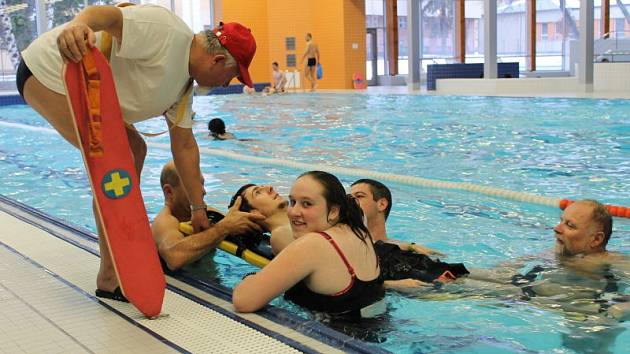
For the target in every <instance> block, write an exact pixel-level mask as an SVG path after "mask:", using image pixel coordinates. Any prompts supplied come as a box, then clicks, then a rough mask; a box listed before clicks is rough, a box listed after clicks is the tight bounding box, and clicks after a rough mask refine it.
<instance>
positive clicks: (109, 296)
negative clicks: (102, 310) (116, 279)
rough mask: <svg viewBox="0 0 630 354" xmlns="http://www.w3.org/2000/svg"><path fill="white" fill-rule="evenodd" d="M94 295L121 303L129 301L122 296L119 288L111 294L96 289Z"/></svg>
mask: <svg viewBox="0 0 630 354" xmlns="http://www.w3.org/2000/svg"><path fill="white" fill-rule="evenodd" d="M94 295H96V296H97V297H100V298H103V299H112V300H116V301H121V302H129V300H127V298H126V297H125V295H123V293H122V290H120V286H119V287H117V288H116V289H115V290H114V291H113V292H111V291H105V290H101V289H96V291H95V292H94Z"/></svg>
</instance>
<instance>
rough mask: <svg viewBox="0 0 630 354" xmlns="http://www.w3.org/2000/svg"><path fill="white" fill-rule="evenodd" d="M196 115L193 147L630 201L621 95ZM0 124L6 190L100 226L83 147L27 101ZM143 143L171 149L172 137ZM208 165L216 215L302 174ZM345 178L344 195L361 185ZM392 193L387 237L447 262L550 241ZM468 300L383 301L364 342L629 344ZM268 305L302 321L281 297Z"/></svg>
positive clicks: (525, 210)
mask: <svg viewBox="0 0 630 354" xmlns="http://www.w3.org/2000/svg"><path fill="white" fill-rule="evenodd" d="M194 109H195V111H196V113H197V116H196V120H197V124H196V125H195V127H194V129H195V134H196V136H197V141H198V143H199V145H200V146H202V147H208V148H213V149H224V150H226V151H233V152H238V153H240V154H244V155H248V156H258V157H266V158H273V159H280V160H291V161H297V162H303V163H309V164H314V163H318V164H326V165H330V166H343V167H350V168H361V169H367V170H372V171H379V172H388V173H394V174H401V175H411V176H418V177H424V178H430V179H436V180H444V181H455V182H470V183H475V184H479V185H485V186H493V187H499V188H505V189H511V190H514V191H521V192H529V193H533V194H538V195H543V196H549V197H554V198H571V199H581V198H594V199H598V200H600V201H602V202H605V203H610V204H619V205H625V206H629V205H630V195H629V192H628V191H629V190H630V183H629V182H628V179H627V176H628V175H630V160H629V159H628V158H627V156H628V154H629V153H630V117H628V115H627V112H628V111H630V101H625V100H590V99H531V98H488V97H442V96H441V97H432V96H406V95H379V96H374V95H351V94H343V95H341V94H336V95H334V94H300V95H293V94H286V95H272V96H261V95H247V96H246V95H226V96H208V97H198V98H196V100H195V104H194ZM214 117H220V118H222V119H223V120H225V122H226V124H227V127H228V131H231V132H232V133H234V134H235V135H236V136H237V137H238V138H246V139H251V140H248V141H234V140H233V141H214V140H211V139H209V138H208V137H207V132H206V127H207V122H208V121H209V120H210V119H211V118H214ZM0 127H1V128H0V182H1V183H0V193H1V194H3V195H5V196H8V197H10V198H13V199H16V200H19V201H21V202H23V203H26V204H28V205H30V206H32V207H35V208H38V209H40V210H43V211H45V212H47V213H49V214H51V215H54V216H56V217H59V218H62V219H65V220H68V222H71V223H74V224H77V225H80V226H84V227H87V228H89V229H91V230H94V221H93V219H92V216H91V204H90V200H91V196H90V192H89V184H88V180H87V176H86V174H85V172H84V169H83V164H82V161H81V156H80V154H79V152H78V151H75V150H74V149H73V148H71V147H70V145H68V144H67V143H64V142H63V140H62V139H61V138H60V137H59V136H58V135H57V134H56V133H55V132H54V131H53V130H52V129H51V128H50V127H49V125H48V124H47V123H46V122H45V121H44V120H43V119H42V118H41V117H39V116H38V115H37V114H36V113H34V112H33V111H32V110H31V109H29V108H28V107H25V106H6V107H0ZM138 128H139V130H141V131H152V132H155V131H162V130H164V129H165V123H164V121H163V119H154V120H151V121H148V122H145V123H143V124H141V125H140V126H139V127H138ZM149 140H150V141H151V142H156V143H168V137H167V136H161V137H158V138H150V139H149ZM169 158H170V151H169V150H168V149H163V148H159V147H153V148H150V149H149V155H148V157H147V161H146V164H145V169H144V171H143V176H142V190H143V195H144V198H145V202H146V205H147V210H148V212H149V214H150V217H153V216H154V215H155V214H156V213H157V211H158V210H159V209H160V207H161V205H162V203H163V198H162V192H161V190H160V186H159V173H160V170H161V167H162V165H163V163H164V162H165V161H167V160H168V159H169ZM202 171H203V173H204V176H205V179H206V190H207V192H208V195H207V198H206V201H207V202H208V204H210V205H213V206H216V207H218V208H219V209H222V210H225V209H226V205H227V202H228V200H229V198H230V196H231V195H232V194H233V192H234V191H235V190H236V189H237V188H238V187H239V186H241V185H242V184H245V183H249V182H254V183H271V184H273V185H274V186H276V188H277V189H278V190H279V191H280V192H281V193H282V194H284V195H286V194H287V193H288V190H289V187H290V185H291V183H292V182H293V180H294V179H295V177H296V176H297V175H299V174H300V173H302V172H304V171H303V170H294V169H290V168H281V167H277V166H275V165H274V166H267V165H264V164H254V163H243V162H241V161H236V160H232V159H230V158H226V157H217V156H209V155H204V156H202ZM338 177H340V179H341V180H342V182H344V183H345V184H346V185H347V186H349V184H350V183H351V182H353V181H354V179H355V177H350V176H344V175H338ZM386 184H388V185H389V187H390V188H391V190H392V193H393V197H394V207H393V210H392V213H391V215H390V218H389V221H388V234H389V235H390V237H393V238H398V239H402V240H406V241H414V242H419V243H423V244H425V245H427V246H429V247H431V248H434V249H437V250H441V251H443V252H444V253H447V255H448V256H447V257H446V258H444V259H443V260H445V261H450V262H464V263H465V264H466V265H467V266H468V267H469V268H489V267H492V266H495V265H497V264H499V263H501V262H505V261H509V260H514V259H517V258H518V257H522V256H526V255H535V254H539V253H541V252H544V251H545V250H549V249H550V248H551V247H552V246H553V243H554V238H553V231H552V227H553V226H554V225H555V224H556V223H557V220H558V217H559V215H560V211H559V210H558V209H556V208H551V207H546V206H540V205H534V204H527V203H519V202H514V201H510V200H505V199H500V198H495V197H490V196H485V195H479V194H472V193H467V192H461V191H447V190H440V189H431V188H422V187H417V186H411V185H406V184H399V183H392V182H388V183H386ZM608 248H609V250H613V251H618V252H623V253H626V254H630V222H628V220H627V219H626V220H623V219H618V218H616V219H615V226H614V233H613V236H612V239H611V241H610V244H609V247H608ZM215 263H216V264H217V274H218V281H219V282H221V283H222V284H224V285H226V286H230V287H232V286H234V285H235V284H236V283H238V281H239V280H240V279H241V277H242V275H243V274H245V273H247V272H250V271H252V270H254V269H253V267H251V266H249V265H247V264H245V263H243V262H241V261H240V260H238V259H234V258H232V257H229V256H227V255H225V254H224V253H223V252H217V255H216V256H215ZM619 283H620V284H621V285H623V286H627V285H628V284H630V281H629V280H628V279H627V277H626V278H622V279H620V281H619ZM623 286H622V288H623ZM461 287H463V288H465V287H466V285H462V286H461ZM474 292H475V291H474V290H472V291H471V290H470V289H468V290H466V289H461V288H451V287H445V289H441V290H440V289H436V290H427V291H424V292H422V293H421V294H413V295H409V294H406V295H403V294H398V293H388V296H387V303H388V314H387V315H386V316H385V317H384V318H380V319H379V321H377V323H376V324H373V325H372V326H371V328H370V329H369V330H368V331H365V332H366V333H363V335H359V336H361V337H363V338H365V339H367V340H371V341H376V342H379V344H378V345H379V346H381V347H382V348H384V349H387V350H391V351H393V352H402V353H418V352H442V353H506V352H554V353H573V352H600V353H601V352H607V351H608V352H611V353H622V352H624V351H625V350H624V349H623V348H627V347H628V346H629V345H630V334H628V331H627V329H628V327H629V325H628V323H627V322H624V323H616V322H614V321H600V319H598V318H595V319H587V320H585V319H584V318H583V317H580V316H574V315H572V314H568V313H566V312H562V311H557V310H552V309H550V308H545V307H541V306H535V305H533V304H532V303H531V302H529V301H523V300H521V299H520V298H519V297H514V296H498V297H497V296H470V295H471V294H474ZM457 294H460V295H461V296H460V295H457ZM274 304H276V305H278V306H281V307H285V308H289V309H291V310H295V311H298V312H299V313H300V314H301V315H302V316H308V314H306V313H304V312H302V311H299V309H297V308H296V307H295V306H293V305H291V304H289V303H287V302H286V301H284V300H282V299H278V300H275V302H274ZM353 333H354V332H353Z"/></svg>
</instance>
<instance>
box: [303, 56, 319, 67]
mask: <svg viewBox="0 0 630 354" xmlns="http://www.w3.org/2000/svg"><path fill="white" fill-rule="evenodd" d="M306 65H308V66H315V65H317V59H315V58H308V63H307V64H306Z"/></svg>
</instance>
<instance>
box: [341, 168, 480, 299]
mask: <svg viewBox="0 0 630 354" xmlns="http://www.w3.org/2000/svg"><path fill="white" fill-rule="evenodd" d="M351 192H352V196H353V197H354V198H355V199H356V200H357V202H358V203H359V206H360V207H361V210H363V214H364V216H365V219H366V220H367V226H368V229H369V230H370V234H371V235H372V240H373V241H374V242H375V245H374V249H375V250H376V253H377V254H378V255H379V259H380V262H381V272H382V276H383V277H384V278H385V280H386V282H385V285H386V286H387V287H388V288H392V289H398V290H405V289H408V288H417V287H419V286H424V285H432V284H431V282H433V281H436V280H437V281H439V282H448V281H451V280H453V279H455V278H457V277H459V276H461V275H465V274H468V271H467V270H466V268H465V267H464V266H463V265H462V264H449V263H444V262H440V261H439V260H438V261H434V260H432V259H431V258H429V256H435V255H442V256H443V255H444V254H442V253H440V252H437V251H434V250H432V249H430V248H427V247H424V246H422V245H418V244H416V243H414V242H411V243H408V242H402V241H398V240H393V239H390V238H388V237H387V228H386V227H385V223H386V221H387V218H388V217H389V212H390V210H391V209H392V194H391V192H390V190H389V188H387V186H385V185H384V184H382V183H381V182H378V181H375V180H373V179H360V180H358V181H356V182H354V183H353V184H352V186H351Z"/></svg>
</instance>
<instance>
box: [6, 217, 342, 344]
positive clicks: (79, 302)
mask: <svg viewBox="0 0 630 354" xmlns="http://www.w3.org/2000/svg"><path fill="white" fill-rule="evenodd" d="M4 209H5V210H8V211H9V212H10V214H9V213H7V212H4V211H0V353H57V352H59V353H85V352H87V353H114V352H115V353H130V352H133V353H165V352H175V351H189V352H194V353H271V352H273V353H296V352H298V351H297V350H296V349H295V348H293V347H290V346H289V345H287V344H285V343H283V342H281V341H280V340H277V339H274V338H271V337H270V336H268V335H266V334H265V333H262V332H259V331H257V330H256V329H254V328H252V327H249V326H246V325H245V324H243V323H241V322H238V321H236V320H234V319H231V318H229V317H228V316H225V315H223V314H221V313H219V312H217V311H214V310H212V309H210V308H208V307H206V306H203V305H200V304H199V303H197V302H195V301H192V300H189V299H188V298H186V297H183V296H180V295H178V294H177V293H174V292H172V291H169V290H167V292H166V296H165V300H164V306H163V314H165V315H166V316H163V317H160V318H158V319H156V320H148V319H146V318H144V317H142V316H141V315H140V314H139V312H138V311H137V310H136V309H135V308H134V307H133V306H132V305H130V304H125V303H121V302H117V301H109V300H108V301H104V302H105V303H106V304H107V306H104V305H103V303H101V301H99V300H97V299H96V298H95V297H93V296H92V292H93V290H94V279H95V275H96V271H97V269H98V263H99V258H98V257H97V256H95V255H94V254H92V253H90V252H88V251H86V250H84V249H81V248H79V247H77V246H75V245H72V244H70V243H68V242H67V241H64V240H62V239H60V238H58V237H55V236H53V235H51V234H50V233H49V232H47V231H44V230H42V229H41V228H40V227H35V226H33V225H31V224H29V223H27V222H24V221H22V220H20V219H18V218H16V217H14V216H12V215H19V214H15V213H14V212H13V211H11V210H10V208H9V209H7V206H4ZM44 226H45V227H47V228H49V229H51V230H53V231H52V232H54V233H56V234H62V235H63V236H64V237H69V238H71V239H72V240H75V238H76V239H79V240H80V237H78V236H76V235H74V236H73V235H72V234H68V233H69V231H67V230H65V231H63V232H65V233H66V234H63V233H62V231H59V229H60V228H57V229H55V227H54V225H48V224H46V225H44ZM90 247H91V248H92V249H93V248H96V247H97V245H96V244H92V245H90ZM169 283H175V284H176V285H175V286H176V287H178V285H177V283H178V282H177V281H176V280H173V279H169ZM179 285H182V284H179ZM184 287H185V285H184V286H182V289H183V288H184ZM183 290H184V291H188V290H191V291H190V293H191V294H192V295H199V297H200V298H202V299H203V300H205V301H208V302H210V303H212V304H213V305H215V306H218V307H220V308H223V309H228V310H230V311H232V308H231V304H230V303H228V302H226V301H223V300H221V299H218V298H216V297H213V296H212V295H209V294H207V293H204V292H202V291H199V290H195V289H188V290H187V289H183ZM195 291H196V293H195ZM117 312H119V313H117ZM243 317H244V318H246V319H247V320H248V321H252V322H254V323H256V324H257V325H259V326H261V327H263V328H266V329H267V330H271V331H273V332H275V333H277V334H280V335H281V336H284V337H286V338H291V339H292V340H294V341H297V342H300V343H301V345H303V346H305V347H307V348H309V349H310V350H312V351H316V352H327V353H328V352H330V353H334V352H341V351H339V350H337V349H335V348H332V347H330V346H327V345H325V344H323V343H320V342H318V341H315V340H313V339H311V338H308V337H305V336H304V335H302V334H301V333H298V332H296V331H293V330H292V329H289V328H286V327H283V326H278V325H277V324H274V323H272V322H270V321H269V320H266V319H264V318H262V317H260V316H258V315H256V314H249V315H246V316H243ZM159 337H161V338H163V339H164V340H160V339H159Z"/></svg>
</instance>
